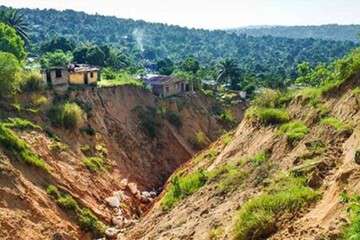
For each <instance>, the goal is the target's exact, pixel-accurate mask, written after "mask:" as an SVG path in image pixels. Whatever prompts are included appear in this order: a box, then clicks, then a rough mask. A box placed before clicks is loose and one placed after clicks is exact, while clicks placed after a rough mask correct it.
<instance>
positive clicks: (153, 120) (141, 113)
mask: <svg viewBox="0 0 360 240" xmlns="http://www.w3.org/2000/svg"><path fill="white" fill-rule="evenodd" d="M135 111H137V115H138V119H139V121H140V127H141V128H142V129H143V130H144V131H145V133H146V135H148V136H149V137H150V138H155V137H156V136H157V134H158V128H159V127H160V126H161V124H160V122H159V118H158V116H157V112H156V109H154V108H150V107H148V108H146V109H143V108H141V107H137V108H136V109H135Z"/></svg>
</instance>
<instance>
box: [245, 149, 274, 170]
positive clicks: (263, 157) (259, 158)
mask: <svg viewBox="0 0 360 240" xmlns="http://www.w3.org/2000/svg"><path fill="white" fill-rule="evenodd" d="M269 157H270V154H269V153H268V152H267V151H261V152H259V153H258V154H256V155H255V156H254V157H251V158H249V162H250V163H251V164H252V165H253V166H254V167H258V166H260V165H262V164H263V163H264V162H266V161H267V160H268V159H269Z"/></svg>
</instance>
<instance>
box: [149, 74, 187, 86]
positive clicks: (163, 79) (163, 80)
mask: <svg viewBox="0 0 360 240" xmlns="http://www.w3.org/2000/svg"><path fill="white" fill-rule="evenodd" d="M183 81H185V80H183V79H180V78H177V77H174V76H164V75H160V76H155V77H151V78H148V79H146V80H145V82H146V83H148V84H151V85H164V84H168V83H177V82H183Z"/></svg>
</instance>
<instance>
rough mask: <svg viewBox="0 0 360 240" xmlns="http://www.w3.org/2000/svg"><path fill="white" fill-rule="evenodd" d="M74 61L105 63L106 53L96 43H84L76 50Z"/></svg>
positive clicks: (94, 63) (101, 64)
mask: <svg viewBox="0 0 360 240" xmlns="http://www.w3.org/2000/svg"><path fill="white" fill-rule="evenodd" d="M74 61H75V62H77V63H87V64H92V65H97V66H104V65H105V54H104V52H103V51H102V50H101V48H100V47H98V46H96V45H82V46H80V47H78V48H76V49H75V50H74Z"/></svg>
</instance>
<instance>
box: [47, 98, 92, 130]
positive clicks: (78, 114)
mask: <svg viewBox="0 0 360 240" xmlns="http://www.w3.org/2000/svg"><path fill="white" fill-rule="evenodd" d="M84 116H85V113H84V111H83V110H82V109H81V108H80V107H79V105H77V104H76V103H65V104H57V105H54V106H53V107H52V108H51V109H50V110H49V112H48V117H49V118H50V121H51V123H52V124H53V125H55V126H58V127H64V128H66V129H77V128H80V127H81V126H82V125H84V121H85V119H84V118H85V117H84Z"/></svg>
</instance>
